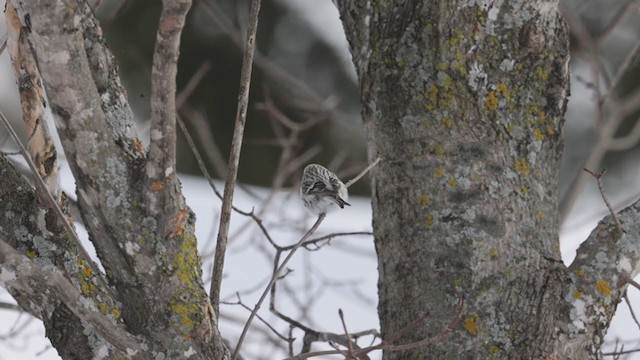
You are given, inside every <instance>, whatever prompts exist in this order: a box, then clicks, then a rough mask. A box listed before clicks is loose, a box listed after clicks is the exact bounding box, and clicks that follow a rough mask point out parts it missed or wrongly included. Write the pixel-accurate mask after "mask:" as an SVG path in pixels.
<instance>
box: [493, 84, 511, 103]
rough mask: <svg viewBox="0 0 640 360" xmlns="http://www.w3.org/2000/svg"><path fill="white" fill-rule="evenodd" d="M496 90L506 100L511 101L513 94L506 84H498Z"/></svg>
mask: <svg viewBox="0 0 640 360" xmlns="http://www.w3.org/2000/svg"><path fill="white" fill-rule="evenodd" d="M496 90H497V91H498V93H499V94H500V95H502V96H503V97H504V98H505V99H507V100H510V99H511V94H510V93H509V88H508V87H507V85H506V84H505V83H498V84H496Z"/></svg>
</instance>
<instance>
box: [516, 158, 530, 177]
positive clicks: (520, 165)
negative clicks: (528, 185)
mask: <svg viewBox="0 0 640 360" xmlns="http://www.w3.org/2000/svg"><path fill="white" fill-rule="evenodd" d="M516 171H517V172H518V173H520V174H521V175H522V176H529V173H530V170H529V164H527V159H525V158H519V159H518V160H516Z"/></svg>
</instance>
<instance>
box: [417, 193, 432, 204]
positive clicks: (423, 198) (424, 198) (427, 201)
mask: <svg viewBox="0 0 640 360" xmlns="http://www.w3.org/2000/svg"><path fill="white" fill-rule="evenodd" d="M430 203H431V198H430V197H429V195H427V194H421V195H420V196H419V197H418V204H420V206H421V207H427V206H429V204H430Z"/></svg>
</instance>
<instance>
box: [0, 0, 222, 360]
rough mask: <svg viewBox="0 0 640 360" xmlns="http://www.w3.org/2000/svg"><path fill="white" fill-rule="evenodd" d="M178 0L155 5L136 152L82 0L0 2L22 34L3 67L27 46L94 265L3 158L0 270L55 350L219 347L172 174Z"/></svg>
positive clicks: (110, 67) (175, 351)
mask: <svg viewBox="0 0 640 360" xmlns="http://www.w3.org/2000/svg"><path fill="white" fill-rule="evenodd" d="M190 4H191V2H190V1H189V0H183V1H166V2H165V4H164V9H163V13H162V16H161V20H160V27H159V30H158V39H157V48H156V54H155V56H154V72H153V74H152V76H153V78H154V80H153V83H154V91H153V92H152V93H153V94H152V100H153V102H152V113H153V117H154V119H153V120H152V121H153V136H152V145H151V147H150V150H149V152H148V153H145V151H144V149H143V148H142V146H141V142H140V140H139V139H138V138H137V136H136V133H135V127H134V123H133V114H132V112H131V109H130V107H129V105H128V103H127V96H126V93H125V91H124V89H123V88H122V86H121V84H120V80H119V77H118V69H117V66H116V64H115V61H114V59H113V56H112V55H111V53H110V52H109V50H108V49H107V48H106V46H105V44H104V40H103V38H102V34H101V30H100V27H99V25H98V23H97V21H96V19H95V18H94V16H93V14H92V12H91V9H89V7H88V6H87V4H85V3H84V2H83V1H78V0H74V1H29V2H18V1H15V2H14V1H10V3H9V7H10V10H11V11H10V12H9V11H8V12H7V16H8V17H9V16H10V18H9V20H10V21H13V24H14V25H18V26H14V27H13V30H11V29H10V31H14V34H13V35H14V36H13V38H14V39H21V40H26V41H25V42H24V43H19V44H22V45H21V46H22V47H21V48H20V49H21V51H22V52H23V55H21V56H22V57H19V56H17V55H16V54H18V53H17V52H12V53H11V56H12V62H13V63H14V69H16V72H17V76H18V78H19V79H21V77H20V76H21V75H22V74H21V71H23V70H21V69H23V68H24V67H21V66H20V65H19V64H20V63H21V62H24V59H25V58H26V57H25V56H26V55H24V52H25V51H30V52H31V54H28V55H30V56H32V57H33V59H35V62H34V63H33V64H29V65H34V64H37V69H36V70H37V71H35V72H33V71H32V70H33V69H31V68H29V69H28V70H29V71H32V73H35V74H37V72H39V74H40V75H39V76H41V77H42V80H41V82H42V85H43V86H44V89H45V91H46V94H47V99H45V101H42V103H43V105H44V106H48V107H50V109H51V112H52V113H53V116H54V120H55V123H56V127H57V132H58V134H59V136H60V139H61V141H62V145H63V148H64V151H65V153H66V156H67V158H68V160H69V163H70V166H71V170H72V172H73V175H74V177H75V180H76V185H77V197H78V205H79V208H80V212H81V214H82V217H83V219H82V220H83V222H84V225H85V227H86V229H87V231H88V233H89V237H90V240H91V241H92V242H93V244H94V245H95V248H96V251H97V254H98V257H99V259H100V261H101V263H102V265H103V266H104V268H105V270H106V272H105V274H101V273H98V272H97V271H96V270H95V267H94V266H91V265H92V264H91V260H90V259H88V258H86V256H84V255H83V252H82V251H81V249H78V248H77V243H76V242H74V241H71V239H72V238H73V236H71V234H69V233H67V232H66V231H65V229H64V226H62V225H63V224H64V221H68V220H67V219H61V218H60V217H56V216H55V214H53V212H51V211H50V209H48V207H47V206H44V205H42V204H46V202H44V201H43V200H42V196H41V194H38V193H37V192H35V191H34V190H33V189H32V186H31V185H30V184H28V183H27V182H26V181H25V180H24V179H23V178H21V177H20V176H19V175H18V174H17V173H16V172H15V170H14V169H13V168H12V166H11V164H10V163H9V162H7V161H6V160H5V159H4V158H2V159H1V160H2V161H1V162H0V171H1V172H2V176H3V177H2V178H3V181H2V184H1V185H0V192H1V194H2V199H3V201H2V202H1V203H2V206H3V207H4V208H3V214H11V216H12V217H11V218H9V217H5V218H4V219H3V220H2V223H0V236H1V239H0V240H2V241H4V242H5V243H6V244H0V245H2V246H0V262H1V263H2V265H1V266H0V270H1V272H0V280H1V281H2V282H3V284H4V286H6V287H7V288H9V289H10V291H12V294H13V295H14V297H16V299H17V300H18V302H19V303H20V305H21V306H22V307H24V308H25V309H28V310H29V311H30V312H31V313H33V314H34V315H35V316H38V317H39V318H41V319H42V320H43V322H44V324H45V328H46V330H47V334H48V336H49V337H50V339H51V340H52V343H53V345H54V346H55V347H56V349H57V350H58V353H59V354H60V355H61V356H62V357H63V358H65V359H91V358H96V359H97V358H129V357H131V358H140V359H147V358H183V357H188V358H190V359H225V358H228V356H229V354H228V351H227V350H226V348H225V346H224V344H223V343H222V339H221V337H220V334H219V332H218V329H217V324H216V322H215V319H213V317H212V311H211V309H212V308H211V305H210V303H209V300H208V296H207V294H206V292H205V290H204V286H203V283H202V277H201V262H200V258H199V255H198V252H197V246H196V238H195V235H194V222H195V217H194V215H193V213H192V211H191V210H190V209H189V208H188V207H187V206H186V205H185V202H184V199H183V197H182V194H181V192H180V184H179V182H178V180H177V177H176V176H175V102H174V101H173V99H174V98H175V74H176V66H175V65H176V62H177V58H178V47H179V43H180V41H179V40H180V33H181V30H182V26H183V25H184V17H185V15H186V12H187V11H188V9H189V7H190ZM14 8H15V11H14ZM16 21H17V22H19V23H16ZM17 31H20V32H21V34H15V32H17ZM16 43H18V42H16ZM27 44H28V46H27ZM34 76H35V75H34ZM32 77H33V76H32ZM36 85H39V83H36ZM35 90H38V89H35ZM34 94H35V95H34ZM36 95H38V96H42V92H41V90H40V91H34V92H27V91H23V92H21V96H22V97H23V98H24V99H22V100H23V104H27V105H28V104H31V103H35V102H34V100H37V101H39V100H41V98H40V97H36V98H35V99H34V96H36ZM37 101H36V102H37ZM23 108H24V106H23ZM38 116H39V115H38V114H36V115H34V116H27V117H28V118H32V117H38ZM25 120H27V122H28V123H29V121H34V120H28V119H25ZM30 126H32V127H34V126H37V125H30ZM45 135H46V134H45ZM45 140H46V136H45ZM47 174H48V173H47ZM55 175H56V174H53V175H52V176H53V177H55ZM43 177H44V174H43ZM5 179H11V181H8V180H7V181H5ZM52 183H53V184H56V183H55V182H52ZM63 201H64V199H63V200H61V205H64V202H63ZM5 245H6V246H5ZM14 250H16V251H14ZM47 270H49V273H50V274H49V275H47V276H46V277H45V275H46V274H47ZM43 271H44V272H43ZM43 277H44V278H43ZM43 279H44V280H46V279H54V280H52V281H51V282H50V283H48V282H47V281H44V282H43V281H42V280H43ZM47 286H49V287H47ZM25 289H32V291H26V290H25ZM74 291H75V292H74ZM43 294H46V296H43ZM78 304H81V305H82V306H79V305H78ZM109 326H111V327H109ZM105 328H111V329H112V331H106V332H105V331H104V329H105Z"/></svg>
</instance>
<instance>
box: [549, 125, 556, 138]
mask: <svg viewBox="0 0 640 360" xmlns="http://www.w3.org/2000/svg"><path fill="white" fill-rule="evenodd" d="M553 134H555V131H554V130H553V128H552V127H551V126H547V135H549V136H551V135H553Z"/></svg>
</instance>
